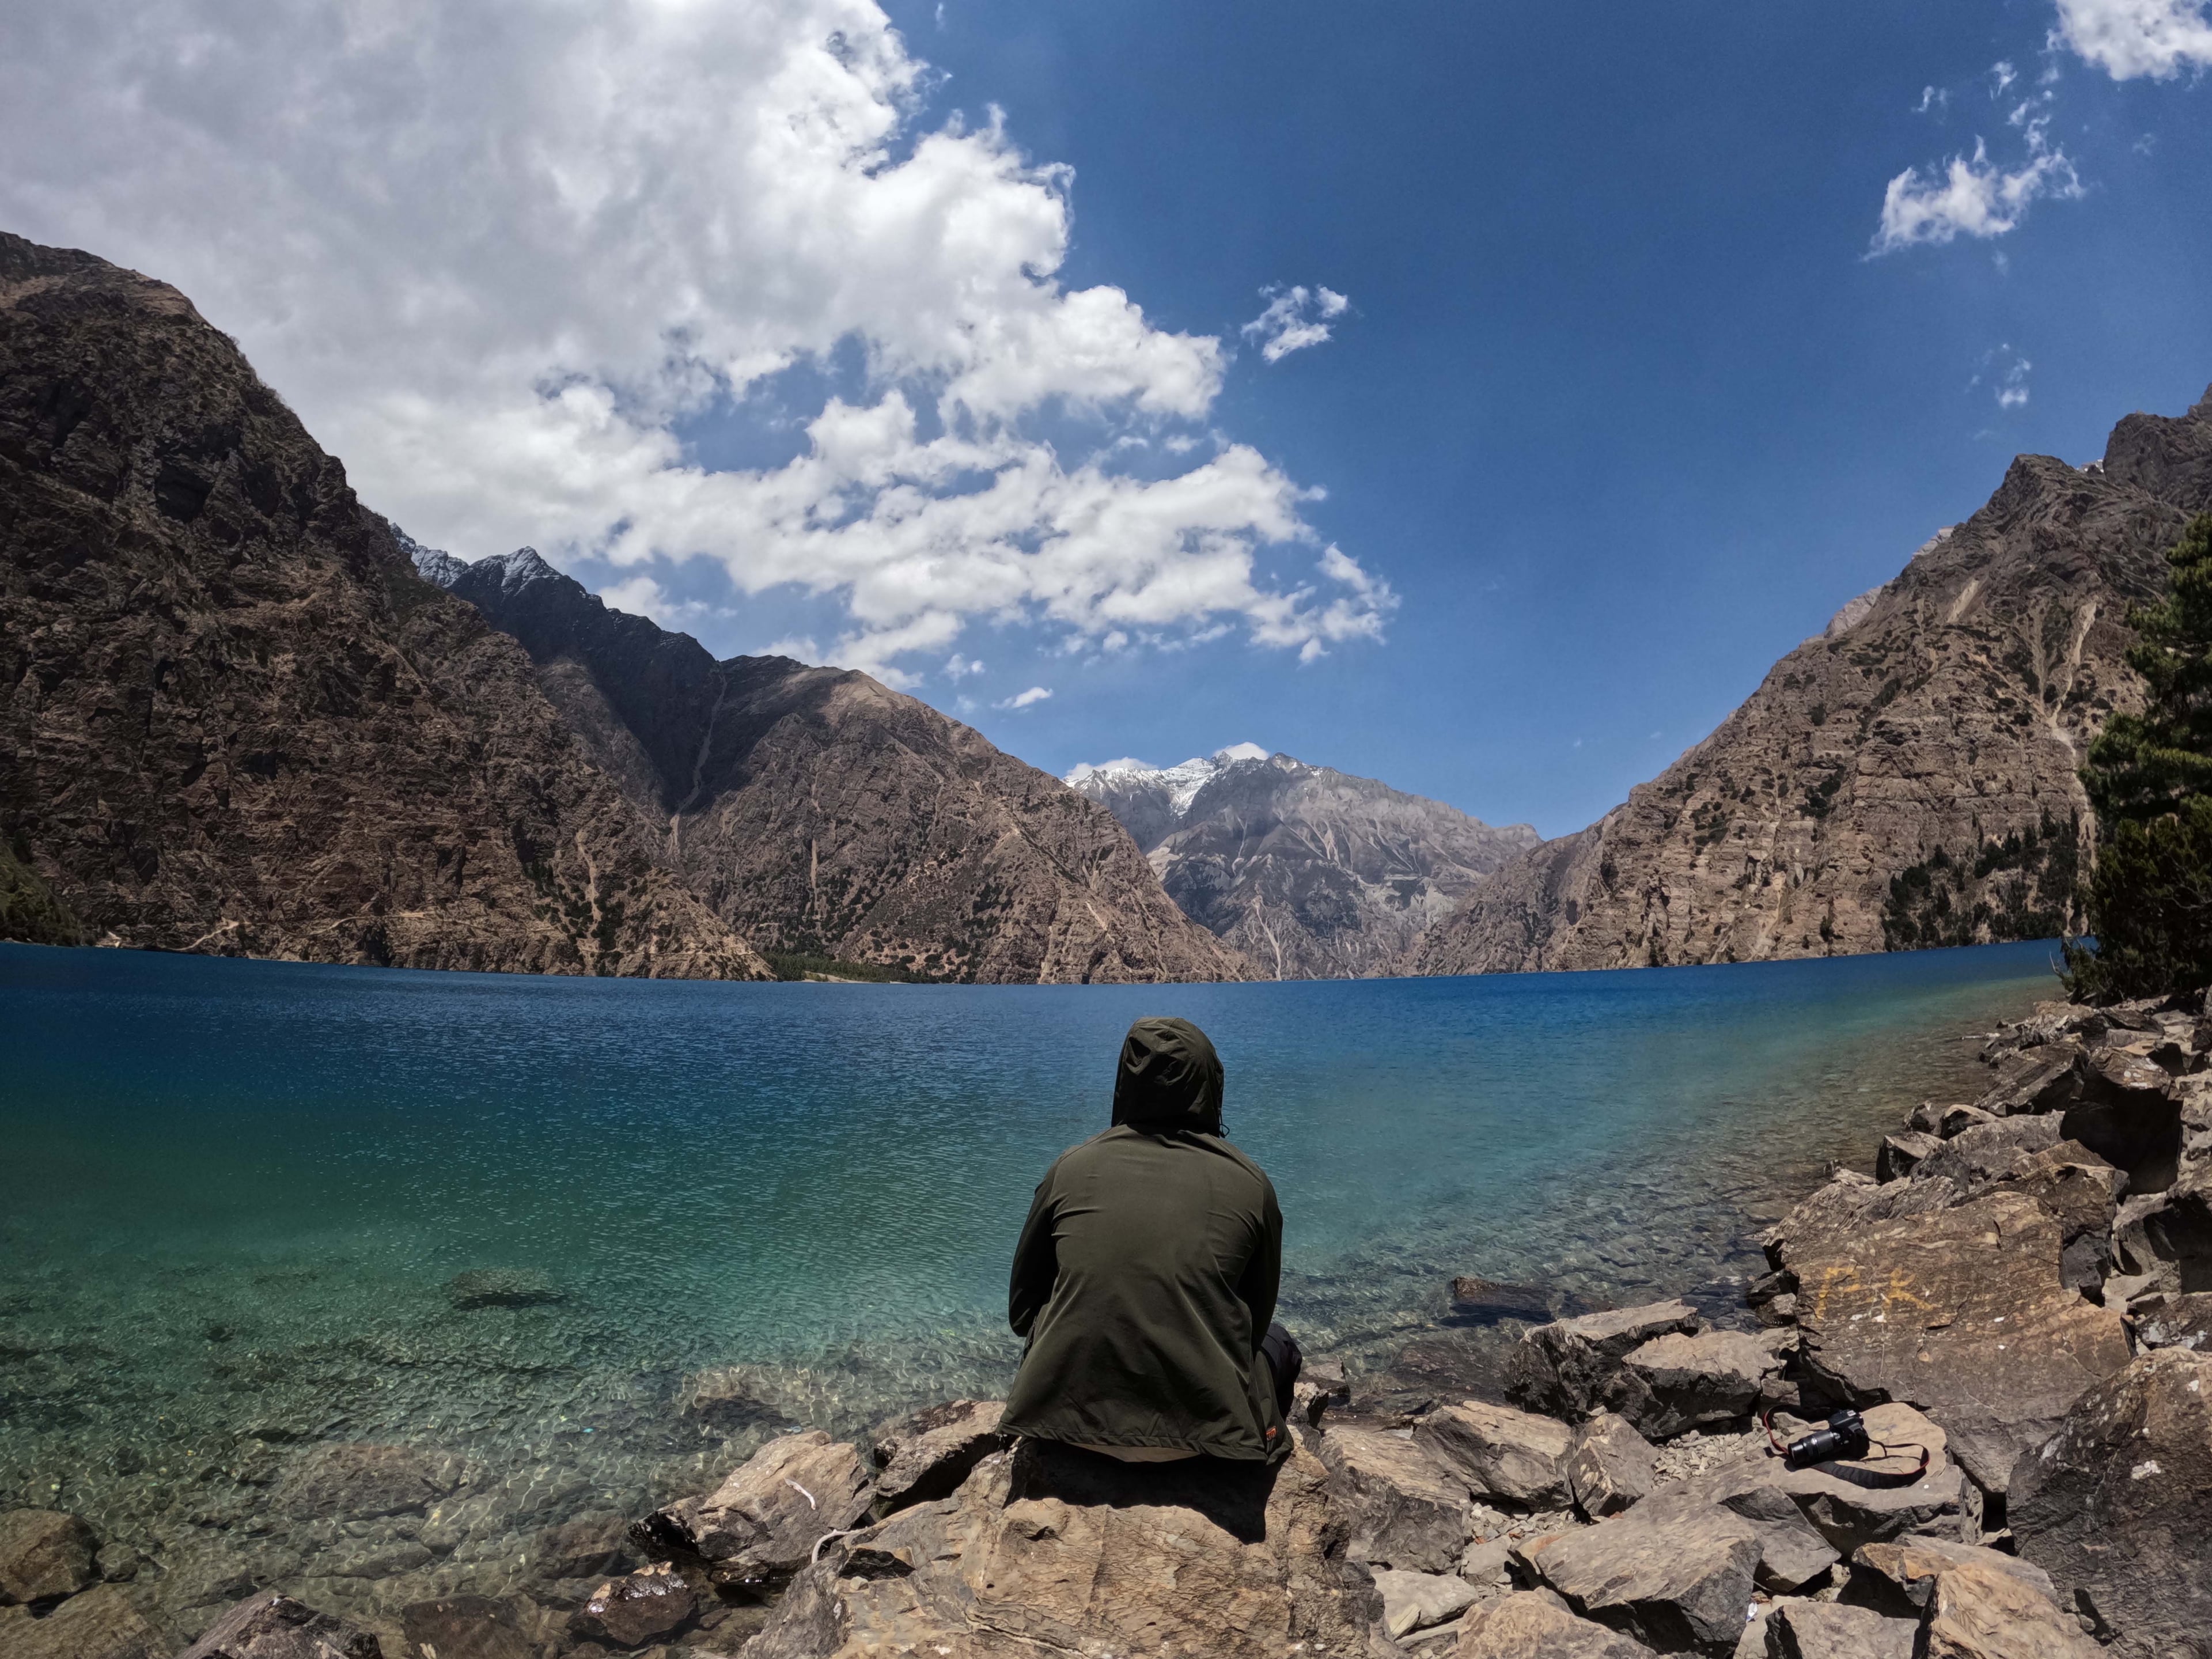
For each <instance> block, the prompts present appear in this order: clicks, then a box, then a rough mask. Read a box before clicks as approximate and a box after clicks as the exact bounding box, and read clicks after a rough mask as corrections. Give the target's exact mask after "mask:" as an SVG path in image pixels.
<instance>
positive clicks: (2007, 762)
mask: <svg viewBox="0 0 2212 1659" xmlns="http://www.w3.org/2000/svg"><path fill="white" fill-rule="evenodd" d="M2206 507H2212V392H2208V393H2207V396H2206V400H2205V401H2204V402H2203V403H2200V404H2197V406H2196V407H2195V408H2194V409H2192V410H2190V411H2189V412H2188V413H2187V414H2186V415H2185V416H2179V417H2178V418H2173V419H2166V418H2161V417H2160V416H2149V415H2131V416H2128V417H2127V418H2126V419H2125V420H2124V421H2122V422H2120V423H2119V425H2118V427H2117V428H2115V429H2114V431H2113V433H2112V440H2111V442H2110V444H2109V445H2108V447H2107V448H2106V453H2105V459H2104V460H2103V461H2102V462H2093V463H2092V464H2091V465H2088V466H2087V467H2086V468H2075V467H2072V466H2069V465H2066V463H2064V462H2063V461H2059V460H2055V459H2051V457H2049V456H2038V455H2023V456H2021V458H2020V459H2017V460H2015V462H2014V463H2013V465H2012V468H2011V470H2010V471H2008V473H2007V474H2006V476H2005V479H2004V483H2003V484H2002V486H2001V487H2000V488H1999V489H1998V490H1997V492H1996V495H1994V496H1992V497H1991V498H1990V501H1989V504H1988V505H1987V506H1985V507H1983V508H1982V509H1981V511H1979V512H1978V513H1975V514H1974V516H1973V517H1972V518H1971V519H1969V520H1966V522H1965V523H1964V524H1962V525H1959V526H1954V528H1953V529H1951V530H1950V531H1948V532H1944V533H1943V534H1942V535H1941V536H1939V537H1937V538H1936V539H1935V540H1934V541H1931V542H1930V543H1929V544H1928V545H1927V546H1926V547H1924V548H1923V549H1922V550H1920V552H1919V553H1918V554H1917V555H1916V556H1914V557H1913V559H1912V561H1911V563H1910V564H1908V565H1907V566H1906V567H1905V570H1904V572H1903V574H1900V575H1899V576H1898V578H1897V579H1896V580H1894V581H1892V582H1890V583H1889V584H1888V585H1887V586H1885V587H1882V588H1881V589H1880V590H1878V591H1877V592H1875V593H1874V594H1871V595H1867V596H1863V598H1862V599H1857V600H1854V601H1853V602H1852V604H1851V605H1849V606H1846V607H1845V609H1844V611H1843V612H1842V613H1841V614H1839V615H1838V617H1837V618H1836V621H1835V622H1834V623H1832V624H1831V625H1830V627H1829V629H1828V630H1827V632H1826V634H1825V635H1822V636H1821V637H1820V638H1818V639H1813V640H1808V641H1806V642H1805V643H1804V644H1803V645H1802V646H1800V647H1798V648H1797V649H1796V650H1795V651H1793V652H1791V653H1790V654H1789V655H1788V656H1786V657H1784V659H1782V660H1781V661H1780V662H1779V663H1778V664H1776V665H1775V666H1774V668H1773V670H1772V671H1771V672H1770V673H1769V674H1768V675H1767V677H1766V679H1765V683H1764V684H1761V685H1760V687H1759V690H1757V691H1756V692H1754V693H1753V695H1752V696H1751V697H1750V699H1749V700H1748V701H1747V702H1745V703H1744V704H1743V705H1742V707H1741V708H1738V709H1737V710H1736V711H1735V714H1731V715H1730V716H1729V719H1728V720H1726V721H1725V722H1723V724H1722V726H1720V727H1719V729H1718V730H1717V731H1716V732H1713V733H1712V735H1711V736H1710V737H1708V738H1705V741H1704V742H1702V743H1700V744H1698V745H1697V747H1695V748H1694V749H1692V750H1690V751H1689V752H1688V753H1687V754H1686V755H1684V756H1683V757H1681V758H1680V760H1678V761H1676V762H1675V763H1674V765H1672V766H1670V767H1669V768H1668V769H1667V770H1666V771H1665V772H1663V773H1662V774H1661V775H1659V776H1658V777H1657V778H1656V779H1654V780H1653V781H1651V782H1650V783H1647V784H1643V785H1639V786H1638V787H1637V788H1635V789H1633V790H1632V791H1630V792H1629V798H1628V800H1627V802H1626V805H1622V806H1620V807H1619V808H1617V809H1616V810H1614V811H1613V812H1611V813H1608V814H1607V816H1606V817H1605V818H1604V819H1603V820H1602V821H1601V822H1600V823H1595V824H1593V825H1591V826H1590V827H1589V829H1584V830H1582V831H1580V832H1578V833H1577V834H1576V835H1572V836H1565V837H1562V838H1561V839H1559V840H1558V841H1553V842H1546V843H1544V844H1543V845H1542V846H1541V847H1538V848H1534V850H1532V851H1531V852H1529V853H1528V854H1527V855H1525V856H1524V857H1522V858H1521V859H1519V860H1516V861H1515V862H1514V863H1513V864H1511V865H1510V866H1507V867H1506V868H1505V869H1504V870H1502V871H1500V872H1498V874H1497V875H1496V876H1495V877H1493V878H1492V879H1491V880H1490V881H1489V882H1488V883H1487V884H1485V885H1484V887H1483V888H1482V889H1481V890H1480V891H1479V892H1477V893H1476V894H1475V895H1474V896H1473V897H1472V898H1471V899H1470V900H1469V901H1468V903H1467V904H1466V906H1464V907H1463V908H1462V909H1461V910H1460V911H1459V913H1458V914H1457V915H1454V916H1453V917H1452V918H1450V919H1449V921H1445V922H1443V923H1442V924H1440V925H1439V926H1438V927H1435V928H1433V929H1431V932H1430V933H1429V934H1428V935H1427V936H1426V937H1425V939H1424V940H1423V941H1422V944H1421V946H1420V948H1419V951H1418V953H1417V957H1416V965H1417V967H1418V969H1419V971H1422V972H1425V973H1431V974H1458V973H1498V972H1510V971H1516V970H1520V969H1548V968H1615V967H1631V966H1641V965H1643V964H1645V963H1685V962H1734V961H1753V960H1758V959H1760V958H1765V957H1802V956H1820V955H1832V954H1839V953H1843V952H1847V951H1880V950H1882V949H1885V948H1905V947H1910V946H1913V945H1938V944H1966V943H1972V942H1976V941H1982V940H1988V939H2016V938H2037V937H2041V936H2045V935H2047V934H2050V933H2055V932H2057V930H2058V928H2059V927H2060V926H2062V925H2063V923H2064V922H2065V921H2066V920H2067V915H2068V906H2069V890H2070V887H2071V884H2072V880H2073V876H2074V872H2075V866H2076V861H2077V860H2078V858H2079V857H2080V855H2081V853H2082V852H2083V851H2084V850H2085V848H2087V837H2088V836H2089V835H2090V833H2091V826H2090V823H2089V821H2088V812H2087V805H2086V803H2085V801H2084V799H2083V796H2082V793H2081V785H2080V782H2079V781H2078V779H2077V778H2076V776H2075V771H2076V769H2077V768H2078V767H2079V766H2080V764H2081V757H2082V755H2083V753H2084V751H2085V750H2087V746H2088V743H2089V740H2090V739H2091V738H2093V737H2094V736H2095V734H2096V732H2098V731H2099V730H2100V727H2101V726H2102V725H2103V723H2104V721H2105V720H2106V717H2107V716H2108V715H2109V714H2111V713H2112V711H2113V710H2114V709H2116V708H2122V709H2124V708H2134V707H2135V706H2136V703H2137V700H2138V697H2139V692H2138V689H2137V685H2136V680H2135V677H2134V675H2133V673H2132V672H2131V671H2130V670H2129V669H2128V668H2127V666H2126V665H2125V664H2124V662H2123V661H2122V659H2121V653H2123V651H2124V649H2125V648H2126V647H2127V645H2128V643H2129V641H2130V637H2131V635H2130V632H2129V629H2128V628H2127V626H2126V615H2127V611H2128V608H2129V607H2130V605H2135V604H2138V603H2140V602H2142V601H2143V600H2146V599H2151V598H2154V596H2155V595H2156V594H2157V593H2158V592H2160V590H2161V589H2162V587H2163V586H2164V581H2165V569H2166V567H2165V563H2164V561H2163V559H2162V557H2161V555H2162V553H2163V551H2164V550H2165V549H2166V547H2167V546H2168V545H2169V544H2172V541H2173V540H2174V538H2176V537H2177V536H2178V535H2179V532H2180V530H2181V527H2182V526H2183V525H2184V524H2185V523H2186V522H2187V520H2188V519H2189V518H2190V517H2191V515H2192V514H2193V513H2197V512H2200V511H2202V510H2203V509H2204V508H2206Z"/></svg>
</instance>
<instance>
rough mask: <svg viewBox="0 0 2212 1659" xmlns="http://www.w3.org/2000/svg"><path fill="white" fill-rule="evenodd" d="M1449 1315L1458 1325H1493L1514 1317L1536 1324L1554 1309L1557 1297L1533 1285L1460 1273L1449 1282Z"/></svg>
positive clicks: (1550, 1314)
mask: <svg viewBox="0 0 2212 1659" xmlns="http://www.w3.org/2000/svg"><path fill="white" fill-rule="evenodd" d="M1451 1299H1452V1319H1453V1322H1455V1323H1456V1324H1462V1325H1496V1324H1499V1323H1502V1322H1504V1321H1505V1320H1508V1319H1518V1320H1522V1321H1524V1322H1527V1323H1529V1324H1532V1325H1541V1324H1543V1323H1545V1322H1547V1321H1548V1320H1549V1319H1550V1318H1551V1317H1552V1316H1553V1314H1554V1313H1556V1312H1557V1311H1558V1309H1557V1308H1556V1307H1555V1306H1554V1305H1553V1304H1555V1303H1556V1302H1557V1301H1558V1300H1559V1298H1558V1297H1554V1296H1553V1294H1552V1293H1551V1292H1550V1291H1544V1290H1541V1289H1539V1288H1538V1287H1537V1286H1535V1285H1509V1284H1506V1283H1504V1282H1503V1281H1502V1280H1499V1279H1485V1278H1483V1277H1482V1276H1481V1275H1480V1274H1479V1273H1462V1274H1461V1275H1460V1276H1459V1277H1458V1278H1456V1279H1453V1280H1452V1282H1451Z"/></svg>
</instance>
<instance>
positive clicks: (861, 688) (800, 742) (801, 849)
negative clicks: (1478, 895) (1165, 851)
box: [426, 548, 1246, 984]
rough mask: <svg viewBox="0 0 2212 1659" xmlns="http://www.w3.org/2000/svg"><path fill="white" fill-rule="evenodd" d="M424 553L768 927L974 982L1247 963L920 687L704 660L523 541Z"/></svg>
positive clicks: (695, 857)
mask: <svg viewBox="0 0 2212 1659" xmlns="http://www.w3.org/2000/svg"><path fill="white" fill-rule="evenodd" d="M426 564H428V568H430V569H431V570H432V571H433V572H434V573H435V574H436V576H437V579H439V580H442V581H444V582H446V583H447V586H449V587H450V589H451V591H452V592H454V593H456V594H458V595H459V596H460V597H461V598H463V599H466V600H468V601H469V602H470V603H471V605H475V606H476V607H477V609H478V610H480V611H482V612H483V616H484V617H487V618H489V620H490V622H491V623H493V624H494V625H495V627H497V628H500V629H504V630H506V632H507V633H508V634H511V635H513V637H514V638H515V639H516V640H517V641H520V643H521V645H522V646H523V647H524V648H525V649H526V651H527V652H528V653H529V654H530V659H531V660H532V663H534V664H535V665H536V666H537V670H538V683H539V684H540V685H541V686H542V688H543V690H544V695H545V696H546V697H547V698H549V699H550V701H551V702H552V703H553V705H554V706H555V707H556V708H558V709H559V710H560V711H561V713H562V715H563V716H564V717H565V719H566V720H567V721H568V725H569V726H570V727H571V728H572V729H573V730H574V732H576V733H577V735H578V738H580V741H581V742H582V744H584V746H585V748H586V750H588V751H589V752H590V753H591V754H592V757H593V759H594V760H595V761H596V762H597V763H599V766H600V767H601V768H602V769H604V770H605V772H606V773H607V775H609V776H611V777H612V778H614V779H615V780H616V781H617V782H619V783H620V784H621V785H622V787H623V789H624V791H625V792H626V793H627V795H628V797H629V800H630V802H631V803H632V804H633V805H634V806H635V808H636V809H637V810H638V811H641V812H642V813H645V814H647V815H648V816H649V817H651V818H652V819H653V821H654V822H655V823H657V824H658V825H659V826H661V854H662V856H663V857H664V858H665V860H666V861H667V862H668V864H669V865H670V866H671V867H672V868H673V869H674V870H675V872H677V873H678V874H679V875H680V876H681V877H682V878H683V879H684V880H685V881H686V882H687V883H689V884H690V888H691V890H693V891H695V892H697V893H700V894H703V895H707V896H709V897H710V899H711V902H713V904H714V907H715V909H716V911H717V913H718V914H719V915H720V918H721V920H722V921H724V922H725V923H726V925H727V926H728V927H731V928H732V929H734V930H735V931H737V932H738V933H743V934H744V935H745V936H746V937H747V938H749V939H752V940H753V941H754V942H755V943H757V944H758V945H762V946H763V948H765V949H769V950H781V951H799V952H804V953H807V954H817V955H822V956H828V957H837V958H841V959H842V960H845V961H848V962H860V963H883V964H885V965H891V966H901V967H906V968H908V969H912V970H914V971H915V972H917V973H920V974H922V975H927V976H929V977H933V978H943V979H960V980H970V981H979V982H982V983H987V984H1034V983H1040V982H1042V983H1049V984H1062V983H1074V982H1082V983H1093V982H1107V981H1113V982H1127V981H1146V982H1149V981H1163V980H1222V979H1241V978H1243V977H1245V976H1246V969H1245V968H1244V966H1243V963H1242V961H1241V959H1240V958H1238V957H1237V956H1236V955H1235V953H1234V952H1233V951H1229V950H1226V949H1225V948H1224V947H1223V946H1222V945H1221V944H1220V943H1219V942H1218V941H1217V940H1216V939H1214V938H1213V936H1212V934H1210V933H1207V932H1206V930H1205V929H1204V928H1202V927H1199V926H1197V925H1196V924H1195V923H1194V922H1192V921H1190V920H1189V919H1188V917H1186V916H1185V915H1182V912H1181V911H1179V910H1177V909H1176V907H1175V905H1174V903H1173V902H1171V901H1170V899H1169V898H1168V896H1167V895H1166V894H1165V893H1164V892H1163V891H1162V890H1161V888H1160V884H1159V878H1158V877H1157V876H1156V875H1154V874H1153V872H1152V869H1151V868H1150V867H1149V866H1147V865H1146V863H1145V860H1144V859H1143V857H1142V856H1141V855H1140V854H1139V853H1138V851H1137V849H1136V848H1135V846H1134V845H1133V843H1132V842H1131V841H1130V840H1129V837H1128V836H1127V833H1126V832H1125V831H1124V830H1123V829H1121V826H1120V825H1118V824H1117V823H1115V822H1114V819H1113V817H1112V816H1111V815H1110V814H1109V813H1108V812H1107V811H1105V809H1104V808H1103V807H1101V806H1099V805H1096V804H1095V803H1094V802H1091V801H1089V800H1086V799H1084V798H1083V797H1082V796H1081V795H1079V794H1078V793H1075V791H1073V790H1072V789H1070V788H1068V787H1066V785H1065V784H1062V783H1061V782H1060V781H1059V780H1057V779H1055V778H1054V777H1051V776H1050V775H1048V774H1045V773H1043V772H1040V771H1038V770H1037V769H1036V768H1034V767H1031V766H1025V765H1024V764H1023V763H1021V762H1020V761H1018V760H1016V759H1014V758H1013V757H1012V756H1010V755H1006V754H1003V753H1001V752H1000V750H998V749H996V748H994V747H993V746H992V744H990V743H989V742H987V740H986V739H985V738H983V737H982V735H981V733H979V732H975V731H974V730H972V729H970V728H969V727H968V726H963V725H961V724H960V723H959V722H958V721H957V720H951V719H950V718H948V717H947V716H945V715H944V714H939V713H938V712H937V710H935V709H933V708H930V707H929V706H928V705H927V704H926V703H922V702H917V701H915V699H914V698H912V697H909V696H903V695H902V694H900V693H899V692H896V691H893V690H890V688H889V687H887V686H885V685H883V684H880V683H879V682H878V681H876V680H873V679H871V678H869V677H868V676H867V675H866V674H861V673H856V672H853V671H848V670H844V669H836V668H810V667H808V666H806V665H804V664H802V663H797V662H793V661H792V660H791V659H788V658H784V657H732V658H730V659H727V660H726V661H721V662H717V661H716V660H715V659H714V658H713V657H711V656H709V655H708V653H707V651H706V649H705V648H704V647H702V646H701V645H700V644H699V643H698V641H696V640H694V639H692V638H691V637H690V635H684V634H671V633H668V632H666V631H665V630H664V629H660V628H659V627H657V626H656V625H654V624H653V623H651V622H648V621H647V620H646V619H645V618H644V617H632V616H627V615H624V614H623V612H621V611H611V610H609V609H608V608H607V607H606V605H605V604H604V603H603V602H602V601H600V600H599V599H596V598H594V597H593V596H592V594H590V593H588V592H586V591H585V590H584V588H583V586H581V585H580V583H578V582H576V581H574V580H571V579H570V578H568V577H567V576H564V575H562V574H560V573H559V572H557V571H556V570H554V569H553V568H551V567H550V566H549V565H547V564H546V563H545V562H544V561H543V560H542V559H540V558H539V557H538V555H537V554H536V553H535V552H533V551H532V550H529V549H527V548H525V549H523V550H520V551H519V552H515V553H510V554H504V555H501V556H496V557H494V558H488V559H480V560H477V562H474V563H472V564H465V565H459V568H453V565H452V564H445V565H441V564H436V563H435V562H428V561H426Z"/></svg>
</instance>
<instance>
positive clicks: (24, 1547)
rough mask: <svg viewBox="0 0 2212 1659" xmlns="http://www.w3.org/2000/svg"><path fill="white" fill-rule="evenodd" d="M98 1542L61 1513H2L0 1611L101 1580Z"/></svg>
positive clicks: (70, 1592)
mask: <svg viewBox="0 0 2212 1659" xmlns="http://www.w3.org/2000/svg"><path fill="white" fill-rule="evenodd" d="M99 1549H100V1541H99V1540H98V1539H96V1538H94V1536H93V1533H92V1528H89V1527H88V1526H86V1525H85V1524H84V1522H82V1521H80V1520H78V1519H77V1518H76V1516H74V1515H64V1514H63V1513H62V1512H61V1511H59V1510H8V1511H6V1512H5V1513H4V1514H0V1607H4V1606H7V1605H9V1603H11V1602H14V1603H28V1602H33V1601H52V1600H54V1599H55V1598H56V1597H58V1596H64V1595H76V1593H77V1592H78V1591H79V1590H81V1589H84V1588H85V1586H87V1585H88V1584H90V1583H94V1582H95V1581H96V1580H97V1579H98V1578H99V1577H100V1574H99V1571H98V1570H97V1569H96V1567H95V1566H94V1556H95V1555H96V1554H97V1553H98V1551H99Z"/></svg>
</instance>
